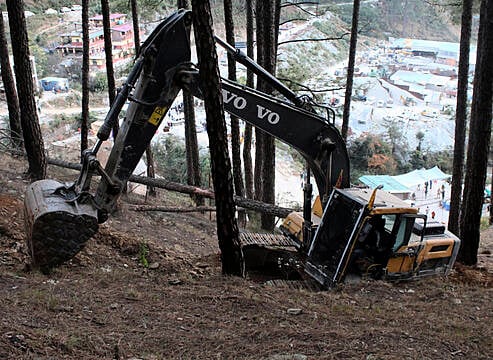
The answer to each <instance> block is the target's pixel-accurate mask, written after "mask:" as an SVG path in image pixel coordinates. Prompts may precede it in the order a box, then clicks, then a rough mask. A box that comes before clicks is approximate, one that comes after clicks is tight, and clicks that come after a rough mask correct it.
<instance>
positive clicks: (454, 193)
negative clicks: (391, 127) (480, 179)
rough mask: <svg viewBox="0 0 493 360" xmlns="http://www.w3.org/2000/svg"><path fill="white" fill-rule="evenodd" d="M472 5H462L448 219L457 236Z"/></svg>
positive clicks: (467, 0) (462, 168) (469, 1)
mask: <svg viewBox="0 0 493 360" xmlns="http://www.w3.org/2000/svg"><path fill="white" fill-rule="evenodd" d="M472 3H473V0H464V1H463V3H462V25H461V34H460V55H459V74H458V84H457V107H456V113H455V140H454V163H453V169H452V189H451V195H450V212H449V218H448V229H449V230H450V231H451V232H453V233H454V234H456V235H459V234H460V229H459V214H460V206H461V197H462V179H463V171H464V152H465V149H464V148H465V142H466V123H467V84H468V75H469V51H470V49H469V46H470V42H471V23H472Z"/></svg>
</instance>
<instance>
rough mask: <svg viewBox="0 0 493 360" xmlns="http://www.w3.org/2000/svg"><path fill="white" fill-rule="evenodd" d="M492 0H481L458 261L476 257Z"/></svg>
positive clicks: (491, 79) (490, 91) (491, 84)
mask: <svg viewBox="0 0 493 360" xmlns="http://www.w3.org/2000/svg"><path fill="white" fill-rule="evenodd" d="M491 29H493V0H482V2H481V14H480V20H479V36H478V45H477V46H478V49H477V56H476V59H477V60H476V69H475V74H474V89H473V98H472V108H471V123H470V127H469V141H468V145H467V163H466V176H465V182H464V201H463V205H462V212H461V215H460V234H461V239H462V243H461V248H460V251H459V255H458V260H459V261H461V262H462V263H463V264H466V265H474V264H476V263H477V260H478V258H477V257H478V248H479V238H480V232H479V229H480V223H481V211H482V207H483V196H484V185H485V181H486V168H487V165H488V149H489V145H490V137H491V111H492V97H493V67H492V66H491V64H493V31H491Z"/></svg>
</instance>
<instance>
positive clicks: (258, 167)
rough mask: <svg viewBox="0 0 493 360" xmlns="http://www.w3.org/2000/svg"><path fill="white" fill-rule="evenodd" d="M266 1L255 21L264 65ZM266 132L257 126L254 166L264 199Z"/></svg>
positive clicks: (258, 196)
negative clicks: (264, 14)
mask: <svg viewBox="0 0 493 360" xmlns="http://www.w3.org/2000/svg"><path fill="white" fill-rule="evenodd" d="M264 6H265V3H264V2H263V1H257V2H256V5H255V15H256V19H255V23H256V25H257V28H256V31H255V33H256V38H257V63H258V64H260V65H262V64H263V62H264V49H263V46H262V45H261V44H263V42H264V34H265V29H264V23H263V21H262V20H263V19H262V14H263V13H264ZM261 87H262V84H261V82H260V81H258V79H257V89H259V90H262V89H261ZM263 151H264V132H263V131H262V130H260V129H258V128H255V168H254V180H253V181H254V183H253V184H254V191H255V193H254V199H255V200H262V198H263V193H264V190H263V187H264V179H263V176H262V175H263V174H262V169H263V162H264V153H263Z"/></svg>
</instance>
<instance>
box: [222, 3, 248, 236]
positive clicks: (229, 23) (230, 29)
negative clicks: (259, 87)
mask: <svg viewBox="0 0 493 360" xmlns="http://www.w3.org/2000/svg"><path fill="white" fill-rule="evenodd" d="M224 23H225V28H226V41H227V42H228V43H229V44H230V45H231V46H233V47H234V46H235V27H234V21H233V5H232V3H231V0H224ZM228 79H229V80H232V81H236V62H235V60H234V58H233V56H232V55H231V54H228ZM230 119H231V152H232V158H233V179H234V185H235V194H236V195H237V196H243V194H244V192H245V191H244V187H243V172H242V171H241V149H240V124H239V120H238V118H237V117H236V116H233V115H230ZM238 222H239V224H240V226H242V227H245V226H246V214H245V212H244V211H238Z"/></svg>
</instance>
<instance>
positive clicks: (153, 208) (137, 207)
mask: <svg viewBox="0 0 493 360" xmlns="http://www.w3.org/2000/svg"><path fill="white" fill-rule="evenodd" d="M129 209H130V210H133V211H159V212H172V213H191V212H203V211H216V208H215V207H214V206H197V207H188V208H178V207H168V206H153V205H132V206H130V207H129Z"/></svg>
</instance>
